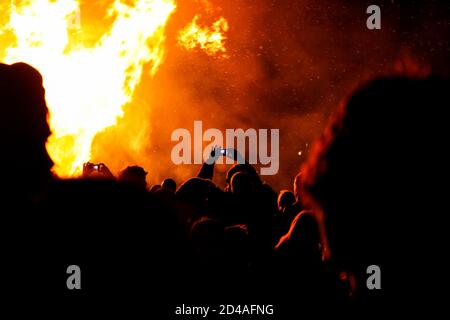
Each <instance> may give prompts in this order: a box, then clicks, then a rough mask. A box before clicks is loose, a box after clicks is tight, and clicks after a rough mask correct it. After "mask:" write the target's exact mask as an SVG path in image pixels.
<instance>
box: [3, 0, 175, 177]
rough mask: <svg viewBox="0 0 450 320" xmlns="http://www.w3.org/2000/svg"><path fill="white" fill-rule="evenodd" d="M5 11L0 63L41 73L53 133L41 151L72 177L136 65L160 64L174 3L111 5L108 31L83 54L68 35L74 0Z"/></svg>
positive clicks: (73, 28) (134, 76) (129, 89)
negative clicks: (8, 36) (9, 38)
mask: <svg viewBox="0 0 450 320" xmlns="http://www.w3.org/2000/svg"><path fill="white" fill-rule="evenodd" d="M128 2H129V1H128ZM10 9H11V10H10V16H9V22H8V23H7V24H6V25H5V26H4V27H2V29H3V31H4V30H10V31H12V33H13V34H14V35H15V37H16V39H17V41H16V43H15V44H14V45H13V46H11V47H9V48H7V49H6V58H5V59H4V60H5V62H6V63H15V62H19V61H25V62H27V63H29V64H31V65H32V66H34V67H35V68H37V69H38V70H39V71H40V72H41V73H42V75H43V78H44V87H45V88H46V100H47V104H48V106H49V109H50V119H49V120H50V126H51V128H52V131H53V135H52V136H51V137H50V139H49V142H48V145H47V149H48V151H49V153H50V156H51V157H52V158H53V160H54V162H55V171H56V173H57V174H58V175H60V176H72V175H75V174H77V173H79V172H80V169H81V166H82V163H83V162H85V161H87V160H89V158H90V152H91V144H92V141H93V139H94V137H95V135H96V134H97V133H98V132H100V131H102V130H103V129H105V128H106V127H108V126H111V125H114V124H115V123H116V122H117V119H118V118H119V117H121V116H122V115H123V110H122V107H123V106H124V105H125V104H126V103H129V102H130V101H131V100H132V97H133V93H134V90H135V88H136V86H137V85H138V84H139V82H140V79H141V76H142V72H143V66H144V64H150V67H151V68H150V69H151V72H152V73H153V74H154V73H155V72H156V71H157V69H158V66H159V65H160V64H161V62H162V59H163V57H164V46H163V43H164V29H165V26H166V23H167V20H168V18H169V17H170V15H171V14H172V13H173V11H174V10H175V3H174V0H134V1H132V5H127V4H124V3H123V2H122V1H120V0H115V1H114V2H113V4H112V6H111V8H110V11H109V13H110V14H111V17H114V22H113V24H112V26H111V28H110V29H109V31H108V32H107V33H106V34H104V35H103V36H102V38H101V39H100V40H99V41H98V42H97V43H96V44H95V45H94V46H90V47H85V46H83V43H82V42H79V41H78V43H74V41H70V39H72V38H73V37H72V38H71V37H70V35H71V32H80V31H81V26H79V25H77V22H78V18H77V12H79V2H78V0H33V1H26V2H22V3H21V5H16V6H14V5H13V6H11V8H10ZM75 39H77V37H75Z"/></svg>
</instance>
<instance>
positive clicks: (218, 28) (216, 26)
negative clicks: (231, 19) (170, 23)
mask: <svg viewBox="0 0 450 320" xmlns="http://www.w3.org/2000/svg"><path fill="white" fill-rule="evenodd" d="M199 19H200V16H199V15H196V16H195V17H194V19H193V20H192V22H191V23H189V24H188V25H187V26H186V27H185V28H184V29H183V30H181V31H180V33H179V35H178V43H179V44H180V46H182V47H183V48H185V49H186V50H193V49H196V48H200V49H201V50H204V51H205V52H206V54H208V55H210V56H216V55H218V56H219V57H221V58H228V55H227V53H226V52H227V49H226V48H225V40H226V39H227V37H226V36H225V33H226V32H227V31H228V30H229V24H228V21H227V20H226V19H225V18H224V17H220V18H219V19H218V20H217V21H216V22H214V23H213V24H212V26H211V27H206V26H204V27H202V26H200V25H198V24H197V21H198V20H199Z"/></svg>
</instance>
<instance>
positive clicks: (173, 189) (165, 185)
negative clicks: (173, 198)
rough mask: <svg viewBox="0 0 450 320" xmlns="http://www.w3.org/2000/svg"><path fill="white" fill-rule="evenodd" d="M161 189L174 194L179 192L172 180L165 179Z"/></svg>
mask: <svg viewBox="0 0 450 320" xmlns="http://www.w3.org/2000/svg"><path fill="white" fill-rule="evenodd" d="M161 187H162V188H164V189H166V190H168V191H170V192H173V193H175V192H176V191H177V183H176V182H175V180H173V179H171V178H168V179H164V181H163V182H162V183H161Z"/></svg>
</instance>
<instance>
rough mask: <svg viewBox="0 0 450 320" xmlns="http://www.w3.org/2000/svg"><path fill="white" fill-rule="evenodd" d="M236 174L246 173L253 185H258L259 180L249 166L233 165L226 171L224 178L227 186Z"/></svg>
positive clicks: (252, 168)
mask: <svg viewBox="0 0 450 320" xmlns="http://www.w3.org/2000/svg"><path fill="white" fill-rule="evenodd" d="M238 172H243V173H246V174H247V175H248V176H249V177H250V178H251V179H252V181H253V183H254V184H255V185H260V184H261V183H262V182H261V178H260V177H259V175H258V173H257V172H256V169H255V168H254V167H253V166H252V165H250V164H247V163H246V164H239V163H238V164H235V165H233V166H232V167H231V168H230V169H229V170H228V171H227V176H226V182H227V184H228V185H230V183H231V178H232V177H233V176H234V175H235V174H236V173H238Z"/></svg>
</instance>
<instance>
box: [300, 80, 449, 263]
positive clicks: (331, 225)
mask: <svg viewBox="0 0 450 320" xmlns="http://www.w3.org/2000/svg"><path fill="white" fill-rule="evenodd" d="M449 89H450V87H449V82H448V81H447V80H442V79H439V78H428V79H408V78H400V77H398V78H383V79H377V80H374V81H372V82H370V83H368V84H367V85H365V86H363V87H361V88H360V89H359V90H358V91H356V92H355V93H354V94H353V95H352V96H351V98H350V99H349V100H348V101H347V103H346V104H345V105H343V106H342V108H341V109H340V110H339V112H338V113H337V115H336V117H335V118H334V119H333V121H332V122H331V124H330V126H329V127H328V128H327V129H326V131H325V133H324V135H323V136H322V138H321V139H320V140H319V141H318V143H317V144H316V146H315V149H314V150H313V152H312V153H311V156H310V158H309V161H308V162H307V164H306V165H305V167H304V168H303V170H302V173H303V175H302V180H303V187H304V191H305V193H306V196H307V200H309V202H310V203H312V204H313V205H316V208H321V210H322V211H323V212H324V213H325V218H326V224H327V233H328V236H329V242H330V247H331V254H332V256H333V257H334V258H335V259H336V258H337V259H338V260H339V261H340V262H342V264H343V265H346V266H347V267H349V266H350V267H354V268H359V269H362V268H361V266H365V267H367V265H369V264H371V263H377V261H378V263H380V261H382V257H385V256H386V255H388V252H391V251H395V250H398V248H402V250H405V249H408V248H415V246H414V245H412V244H411V243H410V241H411V240H412V239H414V238H415V237H416V236H417V234H416V235H412V234H409V233H415V231H414V230H415V228H416V227H417V226H416V227H412V226H410V225H409V224H411V223H414V222H415V221H420V223H419V224H420V226H421V227H420V228H424V225H425V223H427V222H431V221H432V219H431V218H425V217H424V215H423V212H427V213H432V212H433V210H432V209H431V208H432V207H433V205H434V204H436V203H439V202H441V201H442V199H444V198H442V197H441V196H440V194H441V193H442V191H440V188H438V185H440V183H438V180H439V177H440V176H441V174H442V172H443V171H444V170H447V167H448V163H445V162H444V160H443V159H444V156H443V154H444V152H446V150H445V149H446V138H444V137H447V136H448V133H447V131H448V129H447V128H448V124H447V123H446V120H444V119H446V117H444V109H445V108H446V107H444V106H449V105H450V103H449V92H450V90H449ZM447 144H448V143H447ZM419 238H420V239H423V238H424V237H423V235H421V236H420V237H419ZM403 241H407V242H408V244H405V245H400V243H402V242H403ZM394 244H395V245H394ZM390 250H391V251H390ZM395 252H396V254H399V252H398V251H395Z"/></svg>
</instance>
